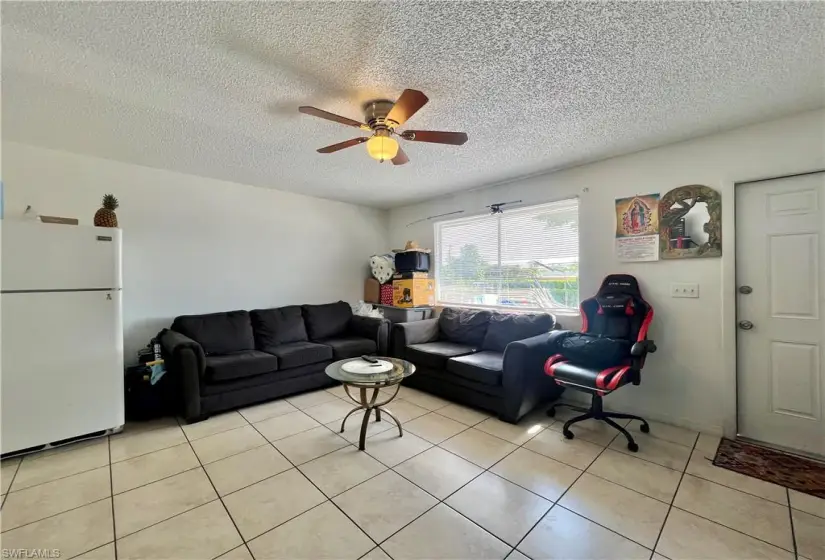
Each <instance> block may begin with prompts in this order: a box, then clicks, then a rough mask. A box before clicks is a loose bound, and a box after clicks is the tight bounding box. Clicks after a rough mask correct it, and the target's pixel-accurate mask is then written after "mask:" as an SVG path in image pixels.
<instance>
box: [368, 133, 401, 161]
mask: <svg viewBox="0 0 825 560" xmlns="http://www.w3.org/2000/svg"><path fill="white" fill-rule="evenodd" d="M367 153H368V154H369V155H370V157H371V158H373V159H376V160H378V161H379V162H383V161H385V160H390V159H392V158H394V157H395V156H396V155H397V154H398V142H397V141H396V140H395V138H392V137H391V136H389V134H376V135H375V136H373V137H372V138H370V139H369V140H367Z"/></svg>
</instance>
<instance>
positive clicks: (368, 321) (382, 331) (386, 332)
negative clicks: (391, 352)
mask: <svg viewBox="0 0 825 560" xmlns="http://www.w3.org/2000/svg"><path fill="white" fill-rule="evenodd" d="M349 331H350V332H351V333H352V334H354V335H356V336H363V337H364V338H369V339H370V340H374V341H375V345H376V348H377V350H376V351H377V353H378V355H379V356H385V355H386V354H387V341H388V339H389V336H390V322H389V321H387V320H386V319H384V318H379V317H365V316H363V315H353V316H352V319H351V320H350V323H349Z"/></svg>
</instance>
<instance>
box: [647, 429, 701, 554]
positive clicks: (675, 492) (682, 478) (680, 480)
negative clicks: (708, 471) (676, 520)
mask: <svg viewBox="0 0 825 560" xmlns="http://www.w3.org/2000/svg"><path fill="white" fill-rule="evenodd" d="M700 435H701V432H699V433H697V434H696V439H694V440H693V447H692V448H691V450H690V455H688V460H687V462H686V463H685V466H684V468H683V469H682V475H681V476H680V477H679V483H678V484H676V490H675V491H674V492H673V498H671V500H670V505H669V506H668V508H667V512H666V513H665V518H664V519H663V520H662V526H661V527H659V534H658V535H656V541H655V542H654V543H653V552H651V553H650V559H651V560H653V555H654V554H656V547H657V546H659V541H660V540H661V538H662V533H664V531H665V525H666V524H667V519H668V517H670V512H671V511H673V503H674V502H675V501H676V495H677V494H679V487H680V486H682V481H683V480H684V479H685V473H686V472H687V468H688V465H689V464H690V459H691V457H692V456H693V452H694V451H695V450H696V444H697V443H698V442H699V436H700Z"/></svg>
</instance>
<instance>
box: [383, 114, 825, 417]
mask: <svg viewBox="0 0 825 560" xmlns="http://www.w3.org/2000/svg"><path fill="white" fill-rule="evenodd" d="M552 149H553V147H552V146H548V150H552ZM824 168H825V110H818V111H813V112H808V113H804V114H800V115H797V116H793V117H789V118H785V119H781V120H777V121H771V122H767V123H762V124H759V125H755V126H749V127H746V128H741V129H737V130H733V131H730V132H725V133H720V134H715V135H713V136H707V137H704V138H699V139H696V140H691V141H688V142H682V143H679V144H673V145H670V146H665V147H661V148H656V149H653V150H647V151H644V152H639V153H636V154H631V155H627V156H622V157H617V158H613V159H609V160H605V161H602V162H598V163H594V164H590V165H584V166H581V167H577V168H573V169H569V170H565V171H560V172H557V173H552V174H548V175H543V176H535V177H531V178H527V179H524V180H520V181H514V182H511V183H508V184H503V185H498V186H492V187H489V188H485V189H480V190H475V191H469V192H464V193H459V194H457V195H455V196H452V197H447V198H441V199H435V200H431V201H428V202H424V203H421V204H416V205H412V206H407V207H403V208H397V209H393V210H392V211H391V212H390V242H391V245H392V246H400V244H401V243H403V242H404V241H405V240H407V239H415V240H417V241H418V242H419V243H420V244H421V245H422V246H425V247H431V246H432V243H433V224H432V221H430V222H421V223H419V224H416V225H413V226H410V227H407V224H409V223H410V222H413V221H415V220H419V219H421V218H426V217H427V216H432V215H436V214H442V213H445V212H451V211H454V210H464V211H465V213H464V214H463V216H467V215H472V214H474V213H479V212H482V211H483V210H484V206H485V205H487V204H490V203H493V202H504V201H508V200H517V199H522V200H523V201H524V202H525V203H540V202H548V201H552V200H558V199H561V198H567V197H572V196H579V197H580V210H579V211H580V217H579V228H580V241H579V246H580V247H579V252H580V255H579V258H580V276H581V279H580V283H581V295H582V297H586V296H590V295H592V294H593V293H594V292H595V291H596V289H597V288H598V286H599V283H600V282H601V280H602V278H603V277H604V276H605V275H606V274H609V273H614V272H626V273H630V274H633V275H635V276H636V277H637V278H638V279H639V281H640V282H641V285H642V289H643V291H644V295H645V298H646V299H648V300H649V301H650V302H651V303H652V304H653V306H654V307H655V310H656V318H655V319H654V321H653V326H652V329H651V336H652V338H654V339H655V340H656V343H657V345H658V347H659V351H658V352H657V353H656V354H654V355H652V356H651V357H650V358H649V359H648V362H647V365H646V367H645V370H644V372H643V376H642V385H640V386H639V387H629V388H624V389H622V390H621V391H618V392H617V393H616V394H615V395H612V396H611V397H610V402H609V405H608V406H610V407H611V408H615V409H625V410H627V411H634V412H636V413H643V414H647V415H648V416H649V417H650V418H653V419H659V420H664V421H669V422H673V423H676V424H680V425H685V426H690V427H694V428H697V429H704V430H709V431H716V432H721V430H722V426H723V423H725V420H726V418H725V415H726V414H727V412H726V411H728V410H730V406H731V402H730V401H731V399H732V398H733V395H732V394H731V393H730V391H729V389H728V386H729V384H728V383H727V381H726V380H729V379H730V376H731V375H732V374H733V372H731V371H729V370H730V364H731V362H730V360H727V362H726V356H727V354H726V352H729V351H732V350H733V348H731V346H730V345H726V346H725V347H724V348H723V343H722V340H723V332H724V331H725V328H724V327H723V321H722V308H723V272H722V270H723V263H724V262H726V261H727V262H730V261H728V259H731V258H732V257H733V255H732V254H729V253H731V250H732V247H733V244H732V243H727V242H726V243H725V247H726V249H725V250H726V251H727V252H726V254H725V255H723V257H722V258H721V259H719V258H716V259H688V260H679V261H660V262H656V263H644V264H627V263H620V262H618V261H617V260H616V258H615V255H614V237H613V235H614V232H615V216H614V200H615V199H616V198H621V197H627V196H633V195H635V194H646V193H656V192H658V193H661V194H664V193H665V192H667V191H669V190H670V189H672V188H674V187H678V186H682V185H687V184H694V183H699V184H704V185H708V186H710V187H713V188H715V189H717V190H719V191H720V192H723V208H724V207H725V206H726V205H727V206H728V207H730V205H732V204H733V197H732V193H733V188H732V184H733V183H734V182H741V181H746V180H750V179H759V178H765V177H771V176H780V175H785V174H792V173H798V172H804V171H811V170H817V169H824ZM742 188H747V187H742ZM723 213H724V214H725V215H726V216H728V217H731V216H732V214H731V213H729V212H724V211H723ZM728 221H729V222H732V220H730V219H729V220H728ZM733 233H734V232H733V223H725V224H723V235H725V236H729V237H732V236H733ZM728 268H729V267H728ZM671 282H697V283H699V285H700V294H701V297H700V298H699V299H672V298H670V296H669V293H670V283H671ZM726 285H727V283H726V284H725V286H726ZM729 291H731V292H732V291H733V290H729ZM730 297H731V294H728V295H727V296H725V297H724V301H726V303H727V302H728V301H729V299H730ZM562 322H563V323H564V324H565V325H566V326H567V325H569V326H570V327H571V328H578V319H569V318H563V319H562Z"/></svg>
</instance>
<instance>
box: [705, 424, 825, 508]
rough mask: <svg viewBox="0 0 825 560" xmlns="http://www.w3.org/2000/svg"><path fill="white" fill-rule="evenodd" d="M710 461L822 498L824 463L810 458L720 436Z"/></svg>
mask: <svg viewBox="0 0 825 560" xmlns="http://www.w3.org/2000/svg"><path fill="white" fill-rule="evenodd" d="M713 464H714V465H716V466H717V467H722V468H723V469H728V470H730V471H734V472H738V473H741V474H746V475H748V476H752V477H754V478H758V479H761V480H764V481H766V482H773V483H774V484H778V485H779V486H785V487H787V488H790V489H791V490H797V491H799V492H804V493H806V494H811V495H812V496H818V497H820V498H825V463H820V462H818V461H814V460H813V459H805V458H804V457H798V456H796V455H791V454H789V453H782V452H781V451H776V450H774V449H768V448H767V447H760V446H758V445H753V444H750V443H744V442H741V441H733V440H731V439H727V438H722V441H721V442H720V443H719V448H718V449H717V450H716V456H715V457H714V458H713Z"/></svg>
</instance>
